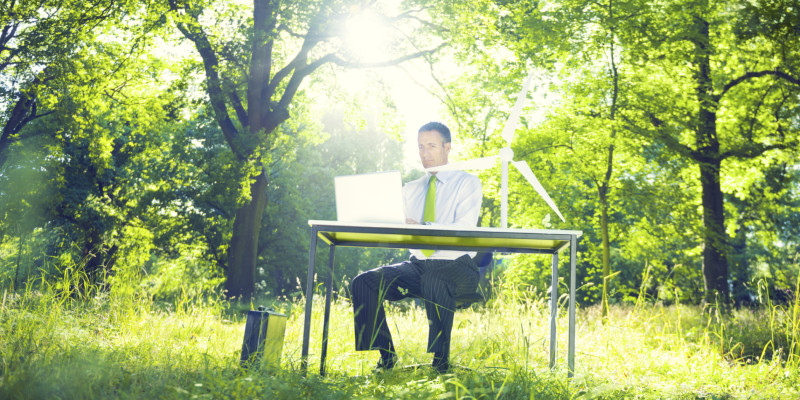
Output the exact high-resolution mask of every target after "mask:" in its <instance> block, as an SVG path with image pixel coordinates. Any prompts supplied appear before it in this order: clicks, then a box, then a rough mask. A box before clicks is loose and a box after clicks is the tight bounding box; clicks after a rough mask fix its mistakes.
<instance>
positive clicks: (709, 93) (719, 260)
mask: <svg viewBox="0 0 800 400" xmlns="http://www.w3.org/2000/svg"><path fill="white" fill-rule="evenodd" d="M705 7H707V3H705ZM693 30H694V32H693V34H694V35H693V39H692V42H693V43H694V48H695V49H694V50H695V51H694V60H693V61H694V65H695V68H696V69H695V74H694V75H695V82H696V83H697V86H696V89H695V90H696V93H695V94H696V96H697V101H698V103H699V110H698V114H697V128H696V129H697V131H696V144H697V150H696V151H695V154H694V158H695V161H697V163H698V165H699V167H700V185H701V188H702V191H703V195H702V196H703V242H704V247H703V281H704V284H705V298H704V300H705V302H706V303H707V304H713V303H715V302H716V301H717V300H719V301H720V302H722V303H723V304H724V305H726V306H727V304H728V300H729V291H728V261H727V258H726V255H725V246H726V242H727V241H726V239H725V213H724V208H723V201H724V199H723V195H722V187H721V186H720V170H721V168H720V167H721V166H722V156H721V154H720V144H719V138H718V137H717V107H718V106H719V97H718V95H715V94H714V81H713V78H712V75H711V54H712V53H713V48H712V46H711V39H710V35H709V23H708V21H706V20H704V19H703V18H702V17H701V16H696V17H695V19H694V24H693ZM717 296H719V298H718V297H717Z"/></svg>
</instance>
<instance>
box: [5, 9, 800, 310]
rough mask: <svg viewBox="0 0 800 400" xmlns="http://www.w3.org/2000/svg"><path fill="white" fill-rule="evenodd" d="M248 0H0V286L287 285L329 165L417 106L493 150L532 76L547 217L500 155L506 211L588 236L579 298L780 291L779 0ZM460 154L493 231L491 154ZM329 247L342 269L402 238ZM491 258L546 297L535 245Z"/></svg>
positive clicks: (352, 161) (784, 227) (785, 50)
mask: <svg viewBox="0 0 800 400" xmlns="http://www.w3.org/2000/svg"><path fill="white" fill-rule="evenodd" d="M254 4H255V7H254V5H253V4H250V3H247V2H237V1H217V2H203V1H189V0H186V1H178V0H171V1H169V2H167V3H166V4H161V3H157V2H138V1H110V0H96V1H94V2H92V4H87V3H86V2H79V1H60V2H52V3H51V2H47V1H44V2H42V1H27V0H18V1H13V0H6V1H3V3H2V5H0V7H2V9H0V26H2V28H3V30H2V35H1V36H0V73H1V74H2V75H0V105H2V107H1V108H2V116H0V125H1V126H2V129H3V131H2V137H0V215H2V220H0V282H2V286H3V288H4V290H6V291H9V290H10V291H12V292H13V291H15V290H20V288H24V287H26V285H34V286H35V285H38V284H41V283H42V282H54V281H57V280H58V279H59V277H62V276H64V274H65V271H72V272H75V271H82V272H84V273H85V274H86V276H87V277H88V279H89V281H91V282H92V283H94V284H100V285H101V286H102V287H103V288H104V290H109V291H120V292H127V293H139V294H143V295H145V296H147V297H149V298H152V299H156V300H158V299H164V300H169V299H173V298H175V297H176V296H181V295H186V294H187V293H188V294H191V295H198V296H220V295H223V294H224V295H227V296H232V297H237V298H247V299H249V298H250V297H251V296H258V297H260V296H266V297H271V298H276V297H277V298H292V297H294V296H298V295H299V294H300V293H302V290H304V288H303V287H302V286H303V283H302V281H303V279H302V278H301V277H303V276H304V271H305V270H306V266H307V257H308V246H309V237H308V231H309V229H308V225H307V222H306V221H307V220H309V219H335V206H334V199H333V177H334V176H337V175H343V174H354V173H366V172H374V171H383V170H389V169H399V170H402V171H403V174H404V179H405V180H408V179H412V178H415V177H417V176H420V175H421V174H422V173H423V172H422V171H421V170H420V169H419V166H418V165H417V164H418V163H417V161H416V155H415V150H414V140H415V134H416V129H417V127H418V126H419V125H421V124H422V123H424V122H427V121H426V120H425V119H427V118H431V119H440V120H442V121H444V122H446V123H448V124H449V125H450V126H451V128H452V130H453V131H454V133H455V138H456V139H455V143H454V148H455V149H456V150H455V151H454V153H453V154H452V156H451V159H456V160H465V159H470V158H474V157H481V156H486V155H493V154H496V153H497V151H498V149H500V148H501V147H504V144H503V141H502V139H501V138H500V135H499V132H500V131H501V130H502V128H503V126H504V124H505V121H506V119H507V117H508V113H509V112H510V110H511V107H512V105H513V103H514V101H515V100H516V94H517V93H518V91H519V89H520V87H521V86H522V81H523V78H524V77H525V76H526V75H527V74H528V72H530V71H531V70H534V71H535V72H536V81H535V89H534V90H533V91H532V93H531V94H530V95H529V97H530V101H529V103H528V104H529V106H528V107H526V109H525V111H524V112H523V117H522V123H521V125H520V128H519V130H518V131H517V136H516V138H515V140H514V142H513V146H512V148H513V150H514V153H515V159H517V160H525V161H526V162H528V163H529V164H530V165H531V167H532V168H533V170H534V171H535V173H536V174H537V176H538V178H539V180H540V181H541V182H542V183H543V185H544V187H545V188H546V189H547V191H548V192H549V193H550V195H551V196H552V197H553V199H554V201H555V203H556V204H558V206H559V208H560V209H561V211H562V213H563V214H564V215H565V217H566V222H561V221H559V220H558V219H557V218H555V216H553V218H549V219H548V218H547V216H548V214H549V213H550V212H551V211H550V210H549V208H547V206H546V205H545V204H544V202H543V201H542V200H541V199H540V198H539V197H538V195H537V194H536V193H535V192H534V191H533V189H532V188H531V187H530V186H529V185H528V183H527V182H526V181H525V180H524V178H523V177H522V176H521V175H518V174H516V173H513V172H512V174H511V176H510V200H509V203H510V205H509V210H510V211H509V212H510V215H509V225H510V227H517V228H554V229H574V230H581V231H583V232H584V235H583V237H582V239H581V240H580V242H579V247H578V268H577V270H578V277H577V279H578V286H579V288H578V299H577V300H578V302H579V304H581V305H584V306H587V305H592V304H608V303H612V304H613V303H626V302H627V303H633V302H635V301H636V300H641V299H644V300H647V301H654V302H662V303H664V304H672V303H684V304H726V305H727V304H730V305H737V306H739V305H742V304H756V303H759V302H760V303H764V302H766V301H767V300H768V299H771V300H772V301H779V302H781V301H784V302H785V301H790V300H791V299H792V298H793V296H794V293H793V291H794V288H795V286H796V283H797V279H798V272H800V264H798V260H799V258H798V254H799V253H798V238H800V192H799V191H798V180H799V179H800V174H799V173H798V172H799V171H800V168H798V165H799V164H798V154H800V153H799V152H798V140H799V137H798V135H800V107H798V101H800V73H798V71H800V6H798V3H797V2H796V1H776V0H753V1H749V0H741V1H713V0H670V1H653V2H645V3H641V2H638V1H614V0H607V1H602V2H593V1H579V0H564V1H524V0H520V1H489V0H470V1H465V2H451V1H436V0H432V1H422V0H417V1H406V2H382V1H333V0H325V1H310V0H309V1H293V2H281V1H256V2H254ZM398 84H399V85H401V86H402V85H406V86H409V85H411V86H413V85H418V88H417V89H416V90H417V91H416V92H406V93H416V94H413V96H416V100H417V101H419V103H421V104H424V105H426V106H428V105H430V104H433V106H432V107H429V109H428V110H427V114H424V115H415V116H409V115H403V107H401V105H400V104H399V102H401V101H402V99H400V98H398V97H397V96H400V95H398V93H399V92H398V89H397V86H398ZM420 89H421V90H420ZM419 93H423V94H424V95H423V96H420V95H419ZM406 96H410V95H406ZM437 115H438V116H439V117H438V118H436V116H437ZM414 118H416V119H414ZM409 143H410V149H411V150H410V151H409V150H408V149H409ZM476 173H479V174H480V178H481V180H482V182H483V187H484V202H483V207H482V213H481V221H480V225H481V226H499V220H500V216H499V210H500V203H499V166H498V167H495V168H494V169H489V170H485V171H480V172H476ZM340 254H341V255H340V256H337V260H336V271H337V281H338V285H339V286H340V287H343V286H345V285H346V283H347V282H348V281H349V279H350V278H351V277H353V276H354V275H355V274H357V273H358V272H359V271H361V270H365V269H368V268H372V267H374V266H377V265H380V264H382V263H386V262H390V261H392V260H397V259H399V258H402V257H403V253H402V252H399V251H382V250H364V249H359V250H352V251H343V252H341V253H340ZM562 268H563V266H562ZM564 272H566V271H562V276H565V274H564ZM496 279H497V280H498V281H501V282H503V285H504V286H503V287H504V290H510V291H521V292H532V293H534V294H537V295H539V296H542V295H545V294H546V293H547V291H548V285H549V266H548V260H545V259H540V258H538V257H516V258H514V257H512V258H508V259H507V260H506V262H504V263H503V264H502V265H501V267H500V268H498V269H497V270H496ZM759 282H761V283H762V284H761V285H759V284H758V283H759ZM560 284H561V285H563V284H564V283H563V281H562V282H561V283H560ZM75 290H76V291H80V290H82V289H81V288H75ZM604 292H606V293H607V297H604V294H603V293H604ZM604 299H605V300H604Z"/></svg>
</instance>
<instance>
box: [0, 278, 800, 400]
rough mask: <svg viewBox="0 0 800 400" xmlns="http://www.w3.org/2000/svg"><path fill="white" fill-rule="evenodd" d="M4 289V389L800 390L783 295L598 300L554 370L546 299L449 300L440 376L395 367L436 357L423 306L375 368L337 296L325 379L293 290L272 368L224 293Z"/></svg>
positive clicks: (340, 394)
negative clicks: (717, 310) (384, 366)
mask: <svg viewBox="0 0 800 400" xmlns="http://www.w3.org/2000/svg"><path fill="white" fill-rule="evenodd" d="M318 299H321V296H318ZM2 301H3V302H2V309H1V313H0V357H1V359H2V365H1V366H0V374H2V377H1V378H0V398H24V399H37V398H48V399H50V398H213V399H216V398H232V399H249V398H280V399H320V398H321V399H353V398H411V399H418V398H467V399H471V398H479V399H480V398H485V399H495V398H511V399H519V398H543V399H550V398H559V399H561V398H563V399H568V398H586V399H588V398H608V399H623V398H686V399H696V398H703V399H712V398H714V399H724V398H754V399H755V398H776V399H778V398H800V373H798V368H797V359H796V358H795V357H792V356H791V354H792V349H793V347H792V346H793V345H794V341H793V338H797V334H796V332H797V322H796V321H797V318H796V317H795V318H793V316H796V313H795V308H794V307H792V306H791V305H790V306H788V307H787V308H783V307H776V306H773V307H771V308H766V309H764V310H761V311H757V312H752V311H734V312H732V313H731V315H730V316H727V317H724V318H721V319H720V318H719V317H718V316H717V315H714V314H713V313H712V314H707V313H703V312H702V310H701V309H699V308H697V307H687V306H669V307H662V306H660V305H652V304H649V305H640V306H639V307H634V306H617V307H612V313H611V316H610V319H609V320H608V322H607V323H606V324H603V323H602V321H601V317H600V313H599V309H597V308H594V307H593V308H588V309H579V310H578V321H577V325H578V332H577V344H578V346H577V360H576V374H575V377H574V378H573V379H572V380H569V379H567V373H566V370H565V368H564V366H565V365H566V343H567V332H566V326H567V325H566V312H565V311H566V310H565V307H563V305H562V308H561V309H560V311H561V313H562V314H561V315H560V316H559V327H560V330H559V337H558V341H559V353H558V365H559V367H558V368H556V369H555V370H552V371H551V370H550V369H549V368H548V360H549V355H548V348H549V345H548V342H547V338H548V336H549V335H548V326H549V325H548V307H547V303H546V301H545V300H544V299H524V298H523V299H519V298H516V299H509V298H503V297H502V296H501V297H500V298H498V299H496V300H495V301H494V302H492V303H490V304H488V305H486V306H482V307H476V308H474V309H468V310H463V311H459V312H458V313H457V315H456V322H455V328H454V332H453V345H452V353H453V355H452V358H453V359H452V361H453V362H454V363H455V364H456V365H458V366H460V367H463V368H456V369H455V370H454V371H453V372H452V373H449V374H445V375H438V374H436V373H434V372H433V371H432V370H431V369H430V368H427V367H422V368H418V369H413V368H403V367H404V366H408V365H414V364H428V363H429V362H430V359H431V356H430V355H429V354H426V353H424V352H423V351H422V349H423V348H424V345H425V342H426V340H427V328H426V324H425V317H424V311H423V310H422V309H419V308H415V307H413V306H412V305H410V303H409V304H401V305H400V306H397V307H391V308H390V309H389V323H390V324H391V325H392V328H393V333H394V337H395V343H396V344H397V345H398V352H399V354H400V364H401V365H400V366H401V368H399V369H396V370H394V371H389V372H384V373H378V374H376V373H373V372H372V367H373V366H374V364H375V362H376V357H377V354H376V353H372V352H369V353H356V352H355V351H353V345H352V341H353V333H352V320H351V315H352V311H351V309H350V305H349V303H348V302H347V300H345V299H340V300H339V301H337V302H336V303H334V305H333V309H332V316H333V318H332V321H331V339H330V340H331V341H330V347H329V351H328V362H327V370H328V375H327V376H326V377H320V376H319V375H318V371H319V364H318V363H319V350H320V340H321V331H322V329H321V325H322V303H321V300H320V301H318V302H317V303H316V304H315V312H314V319H313V323H314V326H313V328H312V344H311V352H312V353H311V365H310V368H309V374H308V376H305V377H304V376H303V374H302V373H301V372H300V352H301V351H300V349H301V344H302V332H303V301H302V299H301V300H299V301H296V302H291V303H287V302H284V303H277V302H276V303H275V305H277V306H278V307H279V308H281V307H282V310H283V311H285V312H288V313H289V314H290V317H289V320H288V322H287V330H286V342H285V346H284V351H283V355H282V365H281V367H280V368H279V369H277V370H276V369H272V370H268V369H260V368H250V369H249V370H244V369H242V368H240V367H239V362H238V361H239V356H240V351H241V342H242V336H243V332H244V312H243V311H241V310H236V309H234V308H233V307H232V306H229V305H226V304H224V303H219V302H208V301H206V302H203V303H202V304H201V303H200V302H195V301H187V300H185V299H184V300H183V301H177V302H175V303H173V304H161V303H155V302H152V301H150V300H141V299H139V300H132V299H130V298H116V297H114V296H113V295H109V294H107V293H106V294H101V295H99V296H96V297H94V298H91V299H73V298H69V297H61V296H58V295H57V294H54V293H52V292H50V291H44V292H37V291H27V292H20V293H14V294H12V293H9V292H5V293H4V294H3V300H2ZM795 307H796V305H795ZM793 332H794V333H793ZM794 352H795V354H796V353H797V350H796V349H795V350H794Z"/></svg>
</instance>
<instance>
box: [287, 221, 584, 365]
mask: <svg viewBox="0 0 800 400" xmlns="http://www.w3.org/2000/svg"><path fill="white" fill-rule="evenodd" d="M308 224H309V225H310V226H311V244H310V246H309V247H310V248H309V256H308V282H307V284H306V311H305V312H306V313H305V325H304V327H303V351H302V356H301V357H302V359H301V366H302V369H303V372H304V373H305V372H306V371H307V369H308V345H309V339H310V335H311V306H312V299H313V296H314V270H315V264H316V255H317V239H322V241H324V242H325V243H327V244H328V245H329V246H330V254H329V257H328V276H327V277H326V283H325V285H326V293H325V317H324V322H323V327H322V352H321V357H320V367H319V373H320V375H325V357H326V355H327V352H328V324H329V320H330V311H331V293H332V286H333V273H332V271H333V258H334V252H335V250H336V247H337V246H350V247H387V248H403V249H408V248H414V249H435V250H440V249H448V250H465V251H488V252H495V253H497V252H499V253H539V254H552V256H553V264H552V275H551V282H550V283H551V287H552V292H551V295H550V367H551V368H552V367H554V366H555V363H556V316H557V302H558V253H559V252H560V251H561V250H562V249H563V248H565V247H567V246H569V248H570V256H569V260H570V262H569V343H568V346H567V348H568V350H567V365H568V375H569V376H570V377H572V375H573V373H574V371H575V260H576V247H577V242H578V238H579V237H581V235H583V232H581V231H564V230H550V229H500V228H470V229H464V228H460V227H459V228H455V227H441V226H431V225H406V224H355V223H345V222H336V221H315V220H311V221H308ZM372 267H378V266H377V265H376V266H372Z"/></svg>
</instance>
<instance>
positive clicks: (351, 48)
mask: <svg viewBox="0 0 800 400" xmlns="http://www.w3.org/2000/svg"><path fill="white" fill-rule="evenodd" d="M343 40H344V50H345V53H346V54H347V55H348V56H350V57H352V59H353V60H354V61H358V62H365V63H370V62H380V61H386V60H388V59H389V57H390V51H389V47H390V46H391V42H392V35H391V30H390V26H389V24H388V23H387V20H386V18H385V17H384V16H382V15H380V14H379V13H377V12H376V11H375V10H372V9H364V10H360V11H358V12H356V13H355V14H353V15H351V16H350V18H348V19H347V20H346V22H345V27H344V36H343Z"/></svg>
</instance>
